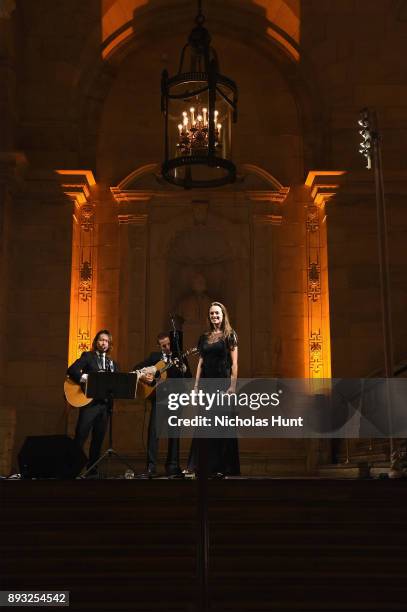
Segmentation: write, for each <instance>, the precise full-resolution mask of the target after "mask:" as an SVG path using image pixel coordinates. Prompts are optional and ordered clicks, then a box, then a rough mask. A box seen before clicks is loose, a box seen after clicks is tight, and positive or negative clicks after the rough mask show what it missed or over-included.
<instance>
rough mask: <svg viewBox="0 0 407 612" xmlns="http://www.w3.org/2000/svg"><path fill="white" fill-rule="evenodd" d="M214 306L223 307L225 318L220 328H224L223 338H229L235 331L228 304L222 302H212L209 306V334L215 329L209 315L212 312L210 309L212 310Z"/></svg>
mask: <svg viewBox="0 0 407 612" xmlns="http://www.w3.org/2000/svg"><path fill="white" fill-rule="evenodd" d="M212 306H219V308H220V309H221V311H222V314H223V318H222V323H221V326H220V328H221V330H222V336H223V338H228V337H229V336H230V335H231V334H232V333H233V329H232V326H231V324H230V321H229V314H228V311H227V309H226V306H224V305H223V304H222V303H221V302H212V303H211V305H210V306H209V308H208V322H209V332H208V334H210V333H211V332H212V331H213V330H214V327H213V325H212V322H211V318H210V316H209V313H210V310H211V308H212Z"/></svg>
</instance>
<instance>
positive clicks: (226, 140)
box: [161, 0, 238, 189]
mask: <svg viewBox="0 0 407 612" xmlns="http://www.w3.org/2000/svg"><path fill="white" fill-rule="evenodd" d="M204 22H205V17H204V15H203V14H202V8H201V0H198V14H197V16H196V18H195V27H194V28H193V30H192V32H191V34H190V35H189V38H188V42H187V43H186V44H185V46H184V47H183V49H182V52H181V57H180V64H179V70H178V73H177V74H176V75H175V76H173V77H169V75H168V72H167V70H164V71H163V73H162V78H161V110H162V112H163V114H164V118H165V151H164V156H165V159H164V162H163V164H162V175H163V177H164V178H165V179H166V180H167V181H168V182H170V183H172V184H174V185H178V186H180V187H184V188H185V189H192V188H194V187H197V188H202V187H219V186H221V185H226V184H227V183H233V182H234V181H235V179H236V167H235V165H234V163H233V162H232V160H231V144H232V143H231V131H232V123H235V122H236V120H237V97H238V92H237V86H236V84H235V82H234V81H232V80H231V79H229V78H228V77H226V76H224V75H223V74H220V72H219V62H218V57H217V54H216V51H215V50H214V49H213V47H211V44H210V43H211V37H210V34H209V32H208V30H207V29H206V28H204V26H203V24H204Z"/></svg>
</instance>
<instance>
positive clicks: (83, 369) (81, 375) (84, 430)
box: [67, 329, 119, 474]
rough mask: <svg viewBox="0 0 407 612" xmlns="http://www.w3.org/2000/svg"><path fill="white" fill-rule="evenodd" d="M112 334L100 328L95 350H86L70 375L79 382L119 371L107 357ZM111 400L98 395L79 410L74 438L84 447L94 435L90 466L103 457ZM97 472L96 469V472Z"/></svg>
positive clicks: (71, 369)
mask: <svg viewBox="0 0 407 612" xmlns="http://www.w3.org/2000/svg"><path fill="white" fill-rule="evenodd" d="M112 344H113V341H112V334H111V333H110V332H109V330H107V329H101V330H100V331H98V333H97V334H96V336H95V338H94V340H93V342H92V350H91V351H85V352H83V353H82V355H81V356H80V357H79V359H77V360H76V361H75V362H74V363H73V364H72V365H71V366H70V367H69V368H68V370H67V374H68V376H69V377H70V378H71V379H72V380H73V381H74V382H76V383H78V384H82V383H86V379H87V378H88V374H89V373H90V372H117V371H118V369H119V368H118V365H117V363H116V362H115V361H113V359H111V358H110V357H109V356H108V353H110V351H111V348H112ZM108 409H109V400H108V399H107V398H104V397H102V398H95V399H93V400H92V401H91V402H90V403H88V404H87V405H86V406H84V407H83V408H80V410H79V417H78V421H77V423H76V430H75V440H76V441H77V443H78V444H79V446H80V447H81V448H83V446H84V444H85V442H86V440H87V439H88V436H89V434H90V433H91V432H92V438H91V442H90V448H89V461H88V465H87V467H88V468H89V467H90V466H92V465H93V464H94V463H95V462H96V461H97V460H98V459H99V457H100V452H101V449H102V444H103V440H104V437H105V434H106V429H107V423H108ZM95 474H96V471H95Z"/></svg>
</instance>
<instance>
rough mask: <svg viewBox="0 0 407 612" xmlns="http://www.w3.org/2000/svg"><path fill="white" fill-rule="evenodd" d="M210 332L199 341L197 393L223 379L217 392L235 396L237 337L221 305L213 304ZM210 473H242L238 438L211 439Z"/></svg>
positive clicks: (191, 466)
mask: <svg viewBox="0 0 407 612" xmlns="http://www.w3.org/2000/svg"><path fill="white" fill-rule="evenodd" d="M208 322H209V330H208V331H207V332H206V333H205V334H203V335H202V336H201V337H200V338H199V341H198V350H199V355H200V357H199V361H198V366H197V369H196V376H195V390H198V388H199V387H202V385H204V384H205V383H204V380H203V379H208V378H209V379H213V378H219V379H221V380H219V385H216V387H217V390H219V391H224V392H225V393H235V391H236V381H237V369H238V363H237V358H238V348H237V335H236V332H235V331H234V330H233V329H232V327H231V325H230V322H229V316H228V312H227V310H226V308H225V306H224V305H223V304H221V303H220V302H212V304H211V305H210V306H209V312H208ZM196 442H197V440H194V441H193V444H192V448H191V455H190V461H189V466H188V469H189V471H194V470H195V468H196V456H197V453H196ZM208 463H209V464H208V471H209V474H210V475H212V476H216V477H218V478H221V477H223V476H225V475H228V476H232V475H233V476H237V475H239V474H240V462H239V447H238V442H237V439H236V438H210V439H209V440H208Z"/></svg>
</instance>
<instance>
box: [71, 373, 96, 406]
mask: <svg viewBox="0 0 407 612" xmlns="http://www.w3.org/2000/svg"><path fill="white" fill-rule="evenodd" d="M84 389H85V383H82V384H78V383H77V382H75V381H74V380H72V378H69V376H67V377H66V379H65V382H64V393H65V398H66V401H67V402H68V404H69V405H70V406H72V408H83V407H84V406H87V405H88V404H90V403H91V401H92V398H91V397H86V395H85V393H84Z"/></svg>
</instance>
